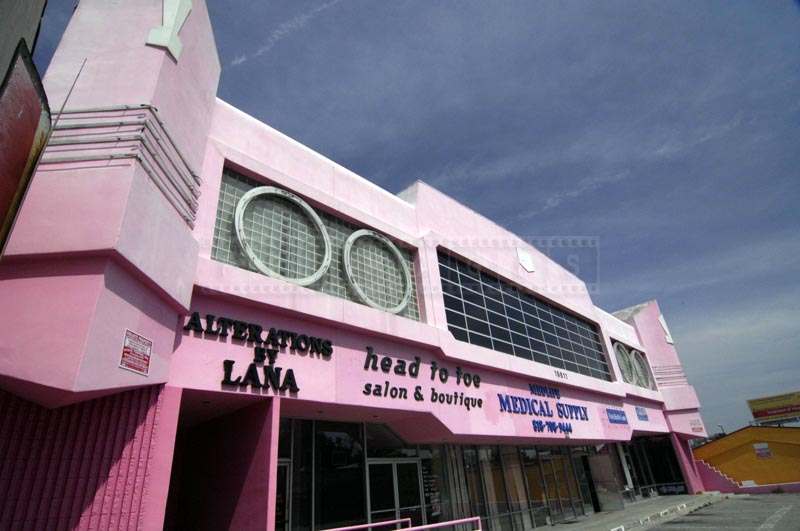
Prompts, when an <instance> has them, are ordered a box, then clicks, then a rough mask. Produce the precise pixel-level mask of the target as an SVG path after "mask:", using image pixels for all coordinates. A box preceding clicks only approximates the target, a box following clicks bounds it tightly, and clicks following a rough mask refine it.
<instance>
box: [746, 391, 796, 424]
mask: <svg viewBox="0 0 800 531" xmlns="http://www.w3.org/2000/svg"><path fill="white" fill-rule="evenodd" d="M747 405H748V407H749V408H750V412H751V413H752V414H753V419H755V421H756V422H757V423H758V424H783V423H786V422H791V421H794V420H800V392H795V393H786V394H783V395H774V396H766V397H763V398H754V399H752V400H748V401H747Z"/></svg>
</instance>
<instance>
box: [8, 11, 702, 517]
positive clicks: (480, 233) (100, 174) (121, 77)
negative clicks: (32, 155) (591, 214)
mask: <svg viewBox="0 0 800 531" xmlns="http://www.w3.org/2000/svg"><path fill="white" fill-rule="evenodd" d="M84 58H86V59H87V61H86V66H85V68H84V70H83V73H82V74H81V77H80V78H79V80H78V83H77V85H76V87H75V90H74V92H73V93H72V96H71V97H70V99H69V101H68V102H67V105H66V111H65V113H64V114H63V115H62V116H61V119H60V121H59V123H58V125H57V128H56V132H55V135H54V137H53V138H52V140H51V142H50V144H49V146H48V148H47V150H46V153H45V155H44V159H43V161H42V164H41V165H40V167H39V170H38V172H37V174H36V175H35V177H34V179H33V182H32V184H31V188H30V191H29V193H28V196H27V198H26V200H25V203H24V205H23V207H22V209H21V210H20V213H19V219H18V222H17V224H16V227H15V229H14V231H13V233H12V235H11V238H10V240H9V243H8V247H7V250H6V255H5V256H4V257H3V260H2V263H1V264H0V313H2V317H1V318H0V322H2V336H1V337H2V339H1V340H0V528H2V529H9V528H13V529H23V528H37V529H38V528H47V529H68V528H81V529H90V528H92V529H93V528H115V529H116V528H140V529H161V528H168V529H200V528H208V529H222V528H233V529H326V528H332V527H337V526H343V525H348V524H356V523H364V522H368V521H373V522H374V521H381V520H390V519H394V518H400V517H406V516H408V517H411V518H412V520H413V521H415V522H417V523H420V524H421V523H433V522H439V521H445V520H450V519H454V518H459V517H463V516H476V515H478V516H482V517H483V518H484V525H485V526H486V527H485V528H487V529H503V530H506V529H508V530H512V529H530V528H532V527H534V526H544V525H547V523H549V522H556V521H560V520H564V519H571V518H576V517H580V516H581V515H584V514H587V513H591V512H593V511H601V510H602V511H606V510H613V509H616V508H620V507H622V506H623V504H624V503H627V502H628V501H631V500H635V499H637V498H640V497H646V496H653V495H658V494H669V493H676V492H689V493H693V492H695V491H698V490H701V489H702V484H701V483H700V480H699V479H698V477H699V476H698V472H697V470H696V468H695V466H694V463H693V460H692V458H691V452H690V450H689V446H688V440H689V439H691V438H695V437H702V436H705V435H706V432H705V428H704V426H703V423H702V420H701V418H700V414H699V412H698V410H699V403H698V400H697V396H696V394H695V392H694V389H693V387H692V386H691V385H689V383H688V382H687V380H686V377H685V376H684V374H683V370H682V367H681V363H680V360H679V358H678V355H677V352H676V350H675V348H674V345H673V343H672V338H671V337H670V335H669V331H668V329H667V326H666V322H665V321H664V318H663V316H662V315H661V313H660V310H659V307H658V304H657V303H656V302H654V301H653V302H647V303H644V304H642V305H640V306H636V307H634V308H630V309H627V310H623V311H621V312H617V313H615V314H613V315H612V314H609V313H606V312H605V311H603V310H601V309H599V308H597V307H596V306H595V305H594V304H593V302H592V299H591V297H590V293H589V290H588V289H587V287H586V285H585V284H584V282H582V281H581V280H580V279H579V278H577V277H576V276H575V275H573V274H572V273H570V272H569V271H567V270H565V269H564V268H562V267H561V266H559V265H557V264H556V263H555V262H554V261H552V260H550V259H549V258H548V257H547V256H545V255H544V254H543V253H541V252H540V251H539V250H537V249H536V248H534V247H533V246H531V245H528V244H527V243H526V242H524V241H523V240H521V239H520V238H518V237H516V236H515V235H513V234H511V233H509V232H507V231H506V230H504V229H502V228H501V227H499V226H497V225H495V224H494V223H492V222H491V221H489V220H487V219H485V218H483V217H481V216H480V215H478V214H476V213H475V212H473V211H471V210H470V209H468V208H466V207H465V206H463V205H461V204H459V203H457V202H456V201H454V200H453V199H451V198H449V197H447V196H446V195H444V194H442V193H441V192H438V191H437V190H435V189H433V188H431V187H430V186H427V185H426V184H424V183H422V182H417V183H415V184H414V185H412V186H411V187H410V188H408V189H407V190H405V191H403V192H402V193H401V194H399V195H393V194H390V193H388V192H386V191H384V190H382V189H380V188H378V187H376V186H375V185H373V184H371V183H370V182H368V181H366V180H365V179H363V178H361V177H359V176H358V175H355V174H353V173H352V172H350V171H348V170H347V169H345V168H343V167H341V166H339V165H337V164H336V163H334V162H332V161H330V160H328V159H326V158H324V157H323V156H321V155H319V154H317V153H315V152H313V151H312V150H310V149H308V148H307V147H305V146H303V145H301V144H299V143H297V142H296V141H294V140H292V139H290V138H287V137H286V136H284V135H282V134H281V133H279V132H277V131H275V130H274V129H271V128H270V127H269V126H268V125H266V124H263V123H261V122H259V121H257V120H255V119H254V118H252V117H250V116H247V115H246V114H244V113H243V112H241V111H239V110H237V109H235V108H233V107H231V106H230V105H228V104H226V103H225V102H223V101H221V100H219V99H217V98H216V91H217V84H218V80H219V74H220V65H219V60H218V57H217V52H216V47H215V43H214V36H213V33H212V29H211V25H210V22H209V17H208V13H207V11H206V6H205V3H204V2H203V1H202V0H194V1H191V0H164V1H163V2H156V1H154V0H126V1H125V2H121V3H120V2H108V1H106V0H83V1H81V2H80V4H79V6H78V8H77V10H76V12H75V14H74V16H73V18H72V21H71V23H70V25H69V27H68V28H67V31H66V33H65V34H64V37H63V39H62V41H61V44H60V46H59V48H58V50H57V52H56V54H55V56H54V58H53V61H52V64H51V65H50V68H49V70H48V71H47V73H46V76H45V78H44V85H45V88H46V90H47V93H48V97H49V99H50V103H51V107H52V108H53V109H54V110H55V109H59V108H60V107H61V105H62V103H63V101H64V99H65V96H66V94H67V92H68V90H69V87H70V86H71V84H72V82H73V80H74V78H75V74H76V73H77V71H78V68H79V66H80V64H81V63H82V61H83V59H84Z"/></svg>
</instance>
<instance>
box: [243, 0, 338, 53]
mask: <svg viewBox="0 0 800 531" xmlns="http://www.w3.org/2000/svg"><path fill="white" fill-rule="evenodd" d="M339 2H341V0H331V1H330V2H326V3H324V4H321V5H318V6H317V7H315V8H313V9H310V10H308V11H306V12H304V13H300V14H299V15H297V16H296V17H294V18H292V19H289V20H287V21H285V22H282V23H281V24H280V25H279V26H278V28H277V29H275V30H273V31H272V33H270V34H269V37H267V40H266V42H264V44H262V45H261V46H259V47H258V49H256V51H255V52H253V53H252V54H250V55H248V54H240V55H237V56H236V58H234V59H233V61H231V66H238V65H241V64H242V63H244V62H245V61H247V60H248V59H250V58H251V57H259V56H262V55H264V54H265V53H267V52H269V51H270V50H271V49H272V48H274V47H275V45H276V44H278V43H279V42H280V41H282V40H283V39H286V38H287V37H289V36H291V35H292V34H293V33H295V32H296V31H299V30H301V29H303V28H304V27H306V25H307V24H308V23H309V22H311V21H312V20H313V19H314V17H316V16H317V15H319V14H320V13H322V12H323V11H325V10H326V9H330V8H332V7H333V6H335V5H336V4H338V3H339Z"/></svg>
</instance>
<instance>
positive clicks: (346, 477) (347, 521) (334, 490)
mask: <svg viewBox="0 0 800 531" xmlns="http://www.w3.org/2000/svg"><path fill="white" fill-rule="evenodd" d="M315 425H316V433H315V439H314V441H315V461H316V465H315V466H316V474H315V478H314V481H315V483H316V484H315V515H316V518H315V520H316V525H317V527H318V528H322V529H325V528H329V527H342V526H345V525H353V524H361V523H364V522H365V521H366V520H367V515H366V495H365V494H366V493H365V483H366V482H365V478H364V445H363V442H362V440H361V430H362V425H361V424H348V423H343V422H323V421H316V422H315Z"/></svg>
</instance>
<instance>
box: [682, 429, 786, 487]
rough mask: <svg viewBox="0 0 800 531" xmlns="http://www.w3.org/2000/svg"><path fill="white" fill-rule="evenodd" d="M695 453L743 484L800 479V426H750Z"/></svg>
mask: <svg viewBox="0 0 800 531" xmlns="http://www.w3.org/2000/svg"><path fill="white" fill-rule="evenodd" d="M694 456H695V458H696V459H698V460H702V461H704V462H705V463H706V464H707V465H710V466H711V467H713V468H715V469H716V470H717V471H718V472H720V473H722V474H723V475H724V476H727V478H728V479H730V480H731V481H733V482H734V483H737V484H738V485H739V486H741V487H754V486H762V485H777V484H782V483H800V428H787V427H767V426H748V427H746V428H742V429H741V430H738V431H735V432H733V433H730V434H728V435H726V436H724V437H722V438H720V439H717V440H715V441H711V442H709V443H707V444H704V445H703V446H701V447H699V448H695V450H694Z"/></svg>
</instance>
